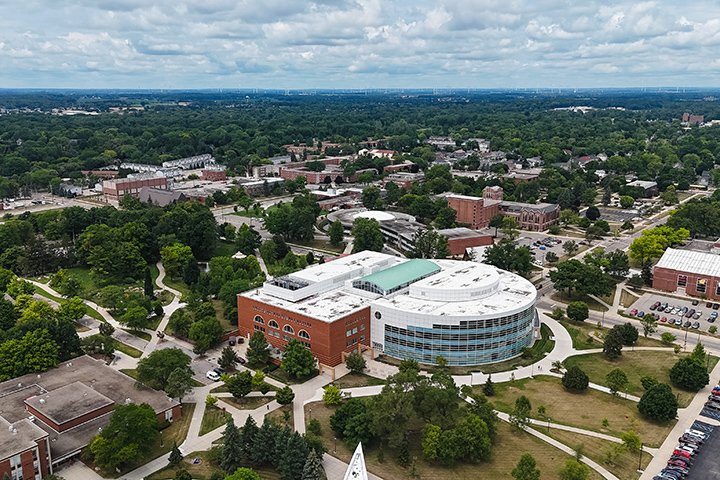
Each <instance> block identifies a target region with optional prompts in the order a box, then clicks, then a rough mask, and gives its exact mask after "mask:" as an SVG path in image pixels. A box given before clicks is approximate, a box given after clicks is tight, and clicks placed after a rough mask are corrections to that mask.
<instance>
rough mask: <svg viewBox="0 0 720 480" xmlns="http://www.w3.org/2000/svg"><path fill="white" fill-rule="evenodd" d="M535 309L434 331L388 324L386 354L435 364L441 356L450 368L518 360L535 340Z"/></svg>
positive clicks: (439, 326)
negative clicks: (515, 358) (517, 357)
mask: <svg viewBox="0 0 720 480" xmlns="http://www.w3.org/2000/svg"><path fill="white" fill-rule="evenodd" d="M535 316H536V312H535V306H534V305H533V306H532V307H530V308H528V309H526V310H523V311H522V312H519V313H516V314H513V315H507V316H504V317H498V318H490V319H485V320H471V321H460V322H458V323H457V324H433V326H432V328H427V327H418V326H412V325H408V326H407V327H405V328H403V327H397V326H394V325H389V324H386V325H385V334H384V335H385V345H384V353H385V354H387V355H390V356H391V357H396V358H400V359H412V360H417V361H418V362H420V363H426V364H435V363H437V361H436V358H437V357H438V356H442V357H444V358H445V359H446V360H447V362H448V364H449V365H480V364H483V363H493V362H500V361H503V360H507V359H510V358H513V357H516V356H518V355H520V354H521V353H522V350H523V348H526V347H528V346H530V344H531V343H532V338H533V324H534V320H535Z"/></svg>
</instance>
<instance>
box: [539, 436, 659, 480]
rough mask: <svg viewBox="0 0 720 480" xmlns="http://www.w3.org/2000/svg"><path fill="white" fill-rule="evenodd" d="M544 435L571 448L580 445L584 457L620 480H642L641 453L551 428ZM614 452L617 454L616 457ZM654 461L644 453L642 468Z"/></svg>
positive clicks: (604, 441)
mask: <svg viewBox="0 0 720 480" xmlns="http://www.w3.org/2000/svg"><path fill="white" fill-rule="evenodd" d="M542 432H543V433H546V434H548V435H549V436H551V437H553V438H554V439H555V440H558V441H560V442H562V443H564V444H565V445H567V446H568V447H570V448H574V449H577V448H578V446H579V445H582V447H581V449H582V452H583V455H585V456H586V457H588V458H589V459H591V460H595V461H596V462H597V463H599V464H600V465H602V466H603V467H605V468H607V469H608V470H610V472H611V473H614V474H615V476H617V477H618V478H622V479H623V480H631V479H633V480H634V479H637V478H640V474H639V473H638V472H637V468H638V462H639V461H640V452H629V451H628V450H627V449H626V448H624V447H623V446H622V445H620V444H618V443H613V442H609V441H607V440H602V439H600V438H595V437H589V436H587V435H581V434H579V433H573V432H567V431H565V430H556V429H553V428H551V429H550V431H549V432H548V431H547V430H544V429H543V430H542ZM613 452H617V455H614V454H613ZM651 460H652V455H650V454H649V453H647V452H643V455H642V466H643V469H645V467H647V466H648V464H649V463H650V461H651Z"/></svg>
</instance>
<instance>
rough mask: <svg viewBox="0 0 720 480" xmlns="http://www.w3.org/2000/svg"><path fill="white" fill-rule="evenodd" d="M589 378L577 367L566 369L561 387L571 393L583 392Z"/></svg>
mask: <svg viewBox="0 0 720 480" xmlns="http://www.w3.org/2000/svg"><path fill="white" fill-rule="evenodd" d="M589 383H590V378H588V376H587V374H586V373H585V372H583V371H582V369H581V368H580V367H578V366H577V365H573V366H572V367H570V368H568V369H567V371H566V372H565V374H564V375H563V378H562V384H563V387H565V388H566V389H567V390H570V391H571V392H583V391H585V390H587V388H588V384H589Z"/></svg>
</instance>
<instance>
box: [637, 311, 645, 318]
mask: <svg viewBox="0 0 720 480" xmlns="http://www.w3.org/2000/svg"><path fill="white" fill-rule="evenodd" d="M637 316H638V318H643V317H644V316H645V312H644V311H642V310H640V311H639V312H638V314H637Z"/></svg>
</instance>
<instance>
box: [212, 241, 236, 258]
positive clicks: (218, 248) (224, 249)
mask: <svg viewBox="0 0 720 480" xmlns="http://www.w3.org/2000/svg"><path fill="white" fill-rule="evenodd" d="M237 251H238V249H237V247H236V246H235V244H234V243H233V242H225V241H222V240H218V242H217V244H216V245H215V250H213V253H212V255H211V257H232V256H233V255H235V254H236V253H237Z"/></svg>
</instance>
